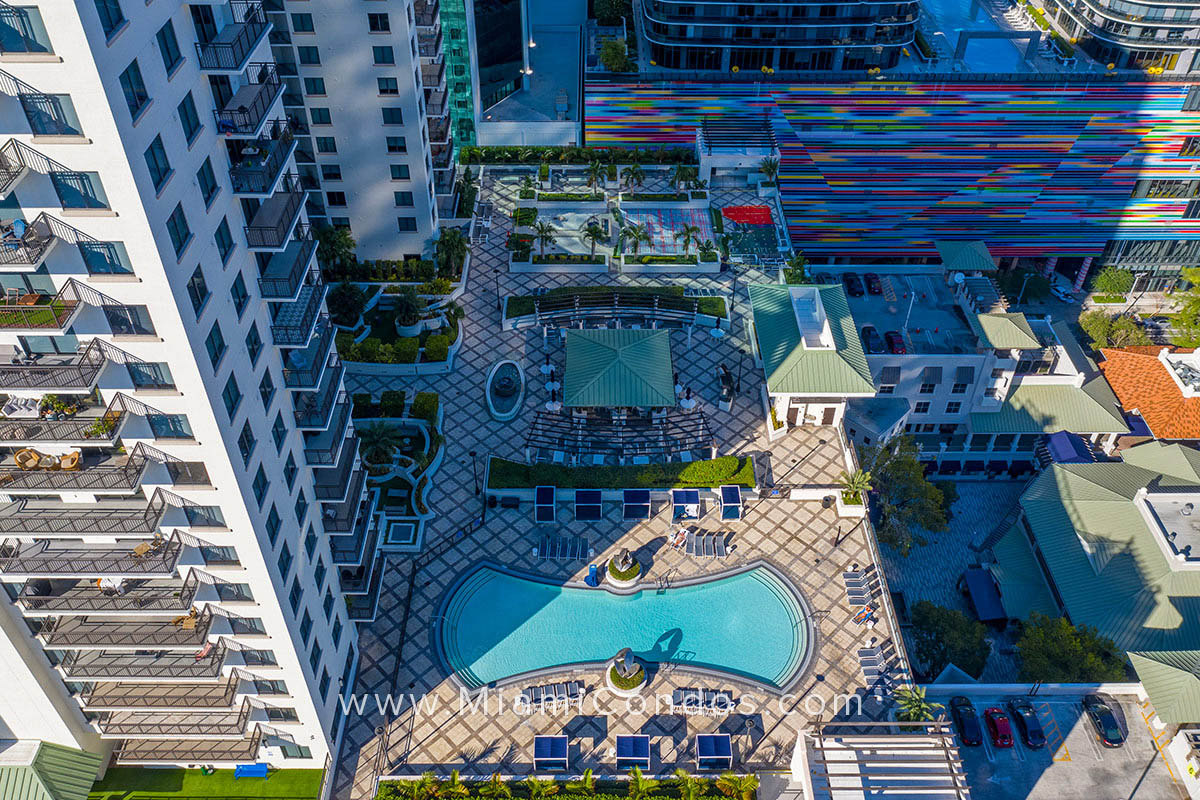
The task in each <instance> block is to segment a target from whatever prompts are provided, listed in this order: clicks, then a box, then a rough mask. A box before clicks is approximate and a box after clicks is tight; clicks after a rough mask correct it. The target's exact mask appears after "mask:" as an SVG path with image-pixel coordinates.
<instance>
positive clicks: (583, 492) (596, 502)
mask: <svg viewBox="0 0 1200 800" xmlns="http://www.w3.org/2000/svg"><path fill="white" fill-rule="evenodd" d="M603 512H604V504H603V503H602V502H601V494H600V490H599V489H576V490H575V519H578V520H586V521H593V520H598V519H600V517H602V516H603Z"/></svg>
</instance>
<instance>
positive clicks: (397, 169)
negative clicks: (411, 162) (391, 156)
mask: <svg viewBox="0 0 1200 800" xmlns="http://www.w3.org/2000/svg"><path fill="white" fill-rule="evenodd" d="M391 169H392V180H394V181H406V180H409V178H410V175H409V172H408V164H392V166H391Z"/></svg>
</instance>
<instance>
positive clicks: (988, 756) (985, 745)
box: [983, 731, 996, 761]
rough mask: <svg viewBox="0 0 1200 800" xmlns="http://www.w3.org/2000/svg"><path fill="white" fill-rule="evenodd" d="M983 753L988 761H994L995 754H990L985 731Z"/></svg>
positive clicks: (990, 750) (989, 745)
mask: <svg viewBox="0 0 1200 800" xmlns="http://www.w3.org/2000/svg"><path fill="white" fill-rule="evenodd" d="M983 752H984V754H985V755H986V756H987V760H988V761H995V760H996V754H995V753H993V752H992V746H991V744H990V743H989V742H988V735H987V732H986V731H985V732H984V734H983Z"/></svg>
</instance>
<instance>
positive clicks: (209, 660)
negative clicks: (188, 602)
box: [60, 639, 229, 680]
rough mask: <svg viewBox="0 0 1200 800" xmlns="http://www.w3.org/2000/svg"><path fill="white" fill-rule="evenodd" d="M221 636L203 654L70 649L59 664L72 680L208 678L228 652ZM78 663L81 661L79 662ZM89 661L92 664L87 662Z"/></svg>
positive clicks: (219, 671)
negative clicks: (201, 655)
mask: <svg viewBox="0 0 1200 800" xmlns="http://www.w3.org/2000/svg"><path fill="white" fill-rule="evenodd" d="M228 649H229V648H228V646H227V645H226V642H225V640H224V639H218V640H217V644H216V646H215V647H213V648H212V649H211V650H210V651H209V652H208V654H207V655H205V656H204V657H202V658H201V657H198V656H199V653H196V654H192V653H183V654H171V653H167V654H165V655H161V654H159V655H139V654H137V653H109V652H107V651H99V652H97V651H94V650H72V651H70V652H68V653H67V656H66V658H64V659H63V661H62V664H61V665H60V666H61V668H62V670H63V672H64V673H65V674H66V676H67V677H68V678H70V679H72V680H85V679H93V680H103V679H114V680H130V679H133V680H136V679H140V678H196V679H202V678H211V677H215V676H217V675H220V674H221V667H222V666H223V665H224V663H225V656H226V655H227V654H228ZM81 662H82V663H81ZM89 662H93V663H89Z"/></svg>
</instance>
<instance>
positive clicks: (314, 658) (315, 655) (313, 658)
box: [308, 642, 321, 675]
mask: <svg viewBox="0 0 1200 800" xmlns="http://www.w3.org/2000/svg"><path fill="white" fill-rule="evenodd" d="M308 665H309V666H310V667H312V671H313V674H314V675H316V674H317V667H319V666H320V665H321V643H320V642H313V646H312V650H311V651H310V652H309V654H308Z"/></svg>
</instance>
